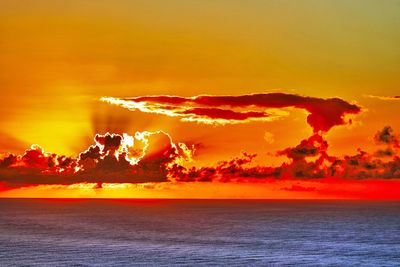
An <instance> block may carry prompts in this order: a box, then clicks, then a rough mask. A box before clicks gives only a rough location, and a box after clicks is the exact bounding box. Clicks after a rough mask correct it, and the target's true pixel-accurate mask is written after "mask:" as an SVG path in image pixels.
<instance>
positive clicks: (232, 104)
mask: <svg viewBox="0 0 400 267" xmlns="http://www.w3.org/2000/svg"><path fill="white" fill-rule="evenodd" d="M101 100H102V101H104V102H108V103H111V104H115V105H119V106H121V107H124V108H127V109H130V110H138V111H141V112H145V113H155V114H161V115H166V116H171V117H179V118H181V120H182V121H195V122H200V123H209V124H210V123H216V124H233V123H246V122H251V121H269V120H274V119H276V118H279V117H281V116H282V115H283V114H285V112H282V109H285V108H298V109H304V110H306V111H307V112H308V113H309V115H308V116H307V123H308V124H309V125H310V126H311V127H312V128H313V130H314V132H315V133H317V132H327V131H329V130H330V129H331V128H332V127H333V126H336V125H343V124H345V123H346V121H345V116H346V115H348V114H358V113H360V112H361V108H360V107H359V106H357V105H355V104H350V103H348V102H346V101H344V100H342V99H340V98H329V99H322V98H316V97H307V96H300V95H294V94H285V93H265V94H251V95H240V96H213V95H200V96H193V97H180V96H167V95H164V96H139V97H130V98H112V97H103V98H101ZM243 109H245V111H243ZM349 122H350V123H351V121H349Z"/></svg>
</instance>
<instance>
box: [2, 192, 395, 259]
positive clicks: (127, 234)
mask: <svg viewBox="0 0 400 267" xmlns="http://www.w3.org/2000/svg"><path fill="white" fill-rule="evenodd" d="M0 266H2V267H3V266H400V202H390V201H372V202H370V201H303V200H292V201H250V200H244V201H242V200H44V199H36V200H32V199H16V200H11V199H1V200H0Z"/></svg>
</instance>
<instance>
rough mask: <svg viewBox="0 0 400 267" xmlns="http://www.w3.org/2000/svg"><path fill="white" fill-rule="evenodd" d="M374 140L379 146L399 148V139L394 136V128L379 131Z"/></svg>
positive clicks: (387, 127) (388, 127)
mask: <svg viewBox="0 0 400 267" xmlns="http://www.w3.org/2000/svg"><path fill="white" fill-rule="evenodd" d="M374 140H375V142H376V143H377V144H386V145H394V146H395V147H399V137H398V136H397V135H395V134H394V132H393V129H392V127H390V126H386V127H384V128H383V129H382V130H381V131H378V132H377V133H376V134H375V136H374Z"/></svg>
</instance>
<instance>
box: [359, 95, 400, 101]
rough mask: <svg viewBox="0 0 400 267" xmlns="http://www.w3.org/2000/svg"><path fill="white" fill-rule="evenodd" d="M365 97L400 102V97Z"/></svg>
mask: <svg viewBox="0 0 400 267" xmlns="http://www.w3.org/2000/svg"><path fill="white" fill-rule="evenodd" d="M365 97H369V98H375V99H379V100H388V101H396V100H400V96H397V95H396V96H377V95H366V96H365Z"/></svg>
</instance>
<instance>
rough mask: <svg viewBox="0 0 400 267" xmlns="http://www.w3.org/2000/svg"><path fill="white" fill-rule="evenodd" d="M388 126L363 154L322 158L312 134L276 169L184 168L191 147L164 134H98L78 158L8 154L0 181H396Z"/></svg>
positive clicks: (35, 151) (35, 150)
mask: <svg viewBox="0 0 400 267" xmlns="http://www.w3.org/2000/svg"><path fill="white" fill-rule="evenodd" d="M393 136H396V135H395V133H394V132H393V130H392V129H391V128H390V127H385V128H383V129H382V130H381V131H378V132H377V133H376V135H375V140H376V141H377V142H378V141H379V142H378V143H379V144H382V143H383V144H384V145H387V148H385V149H381V148H380V149H378V150H377V151H376V152H374V153H368V152H366V151H363V150H361V149H359V150H358V152H357V153H356V154H354V155H347V156H344V157H335V156H331V155H329V154H328V147H329V146H328V142H327V141H326V140H325V139H324V137H323V135H321V134H317V133H315V134H313V135H312V136H310V137H309V138H306V139H304V140H302V141H301V142H300V143H299V144H298V145H296V146H293V147H289V148H286V149H283V150H281V151H278V152H277V155H279V156H285V157H286V158H287V161H286V162H284V163H283V164H281V165H280V166H277V167H275V166H259V165H258V166H254V164H253V159H254V158H255V157H256V156H257V155H255V154H248V153H243V154H242V155H241V156H240V157H237V158H234V159H231V160H227V161H221V162H219V163H218V164H216V166H205V167H186V166H185V164H184V163H185V162H187V161H190V159H191V157H192V154H193V151H194V148H191V147H188V146H186V145H185V144H183V143H173V142H172V140H171V138H170V136H169V135H168V134H166V133H164V132H161V131H160V132H137V133H136V134H135V135H134V136H129V135H127V134H123V135H120V134H109V133H106V134H98V135H96V136H95V138H94V141H95V144H93V145H92V146H90V147H89V148H88V149H87V150H85V151H83V152H82V153H80V154H79V156H78V158H76V159H75V158H71V157H65V156H60V155H56V154H52V153H47V152H44V151H43V149H42V148H40V147H38V146H36V145H34V146H32V147H31V148H30V149H28V150H26V151H25V153H24V154H23V155H13V154H9V155H6V156H4V157H3V158H2V159H1V160H0V183H6V184H8V185H13V186H17V185H23V184H73V183H81V182H88V183H99V184H101V183H143V182H165V181H178V182H208V181H219V182H230V181H235V182H241V181H246V182H249V181H256V180H257V181H262V180H267V179H317V178H330V177H335V178H343V179H365V178H382V179H391V178H400V157H399V155H398V149H397V147H395V146H394V145H393V144H396V142H395V141H393V140H395V139H393Z"/></svg>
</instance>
